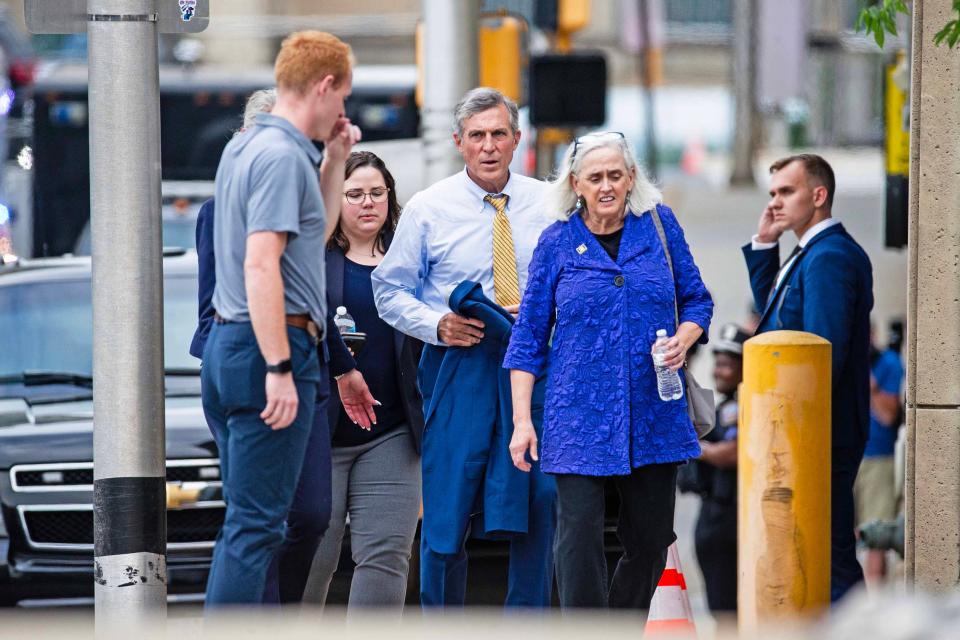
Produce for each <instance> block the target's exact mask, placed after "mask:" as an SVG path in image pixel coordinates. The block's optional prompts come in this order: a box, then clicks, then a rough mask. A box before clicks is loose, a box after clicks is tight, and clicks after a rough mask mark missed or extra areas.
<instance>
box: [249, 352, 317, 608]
mask: <svg viewBox="0 0 960 640" xmlns="http://www.w3.org/2000/svg"><path fill="white" fill-rule="evenodd" d="M324 348H325V347H324ZM321 370H322V371H323V377H324V382H321V383H320V386H319V387H318V388H317V402H316V404H315V405H314V406H315V409H314V413H313V428H312V429H311V430H310V438H309V439H308V440H307V450H306V452H305V454H304V456H303V468H302V469H301V470H300V480H299V481H298V483H297V490H296V491H295V492H294V494H293V504H292V505H291V506H290V513H288V514H287V530H286V534H285V535H284V538H283V545H282V546H281V547H280V552H279V553H278V554H277V556H276V558H274V561H273V563H272V564H271V565H270V570H269V572H268V573H267V586H266V591H265V592H264V594H263V601H264V602H268V603H281V602H284V603H286V602H300V601H301V600H303V590H304V589H305V588H306V586H307V578H308V577H309V575H310V567H311V566H312V565H313V556H314V555H316V553H317V547H319V546H320V539H321V538H322V537H323V534H324V533H326V531H327V527H328V526H329V524H330V510H331V507H332V484H331V481H332V475H331V474H332V462H331V451H330V446H331V445H330V424H329V417H328V416H327V404H328V403H329V402H330V385H329V384H327V383H326V381H325V379H326V375H327V372H328V368H327V366H326V364H325V363H323V362H321Z"/></svg>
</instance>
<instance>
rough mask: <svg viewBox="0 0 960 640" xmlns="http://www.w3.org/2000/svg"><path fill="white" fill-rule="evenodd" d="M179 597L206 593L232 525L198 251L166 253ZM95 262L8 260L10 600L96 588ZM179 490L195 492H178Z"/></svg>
mask: <svg viewBox="0 0 960 640" xmlns="http://www.w3.org/2000/svg"><path fill="white" fill-rule="evenodd" d="M163 266H164V349H165V366H166V372H167V376H166V439H167V484H168V496H174V497H178V498H182V497H183V496H191V495H196V494H197V492H195V491H192V489H199V490H200V492H199V495H200V496H201V497H200V498H199V499H197V500H192V501H191V500H188V501H186V502H183V501H181V500H179V499H175V500H174V501H173V504H171V503H170V501H169V498H168V511H167V554H168V555H167V563H168V568H169V588H170V592H171V593H178V592H180V593H197V592H200V591H202V590H203V586H204V583H205V581H206V575H207V571H208V569H209V565H210V554H211V550H212V548H213V542H214V539H215V538H216V535H217V532H218V531H219V529H220V525H221V524H222V522H223V516H224V504H223V501H222V499H221V497H222V495H221V485H220V467H219V461H218V459H217V450H216V446H215V445H214V442H213V438H212V436H211V435H210V431H209V430H208V428H207V425H206V421H205V420H204V417H203V411H202V408H201V402H200V376H199V374H200V368H199V364H200V363H199V362H198V361H197V360H196V359H194V358H192V357H191V356H190V355H189V354H188V352H187V350H188V347H189V344H190V339H191V338H192V335H193V331H194V327H195V326H196V317H197V313H196V309H197V298H196V296H197V293H196V292H197V281H196V278H197V275H196V274H197V258H196V254H195V253H194V252H192V251H191V252H183V251H180V252H176V255H167V256H165V257H164V265H163ZM90 301H91V292H90V259H89V258H71V257H63V258H49V259H40V260H33V261H22V262H19V263H16V264H13V265H5V266H0V345H2V346H0V516H2V518H0V602H2V603H5V604H13V603H15V602H18V601H22V600H30V599H45V598H66V597H85V596H92V594H93V511H92V506H91V501H92V497H93V494H92V490H93V486H92V485H93V422H92V418H93V399H92V392H91V377H90V376H91V370H92V369H91V367H92V352H93V345H92V340H93V330H92V310H91V302H90ZM173 487H177V488H181V489H186V491H171V490H170V489H171V488H173Z"/></svg>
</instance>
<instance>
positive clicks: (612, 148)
mask: <svg viewBox="0 0 960 640" xmlns="http://www.w3.org/2000/svg"><path fill="white" fill-rule="evenodd" d="M550 189H551V194H552V197H553V202H552V205H551V206H552V211H554V212H555V214H556V217H557V218H558V220H559V221H558V222H556V223H554V224H553V225H552V226H550V227H548V228H547V229H546V230H545V231H544V232H543V234H542V235H541V236H540V241H539V244H538V246H537V249H536V251H535V252H534V254H533V259H532V261H531V262H530V279H529V282H528V284H527V289H526V292H525V293H524V296H523V300H522V302H521V304H520V315H519V317H518V319H517V322H516V324H515V325H514V328H513V334H512V337H511V340H510V345H509V348H508V350H507V355H506V358H505V359H504V362H503V366H504V367H505V368H508V369H511V374H510V378H511V384H512V389H513V391H512V394H513V422H514V432H513V439H512V441H511V443H510V453H511V456H512V458H513V462H514V464H515V465H516V466H517V467H518V468H519V469H522V470H524V471H526V470H529V469H530V461H529V459H528V457H527V456H528V455H529V458H532V459H533V460H538V459H539V460H540V464H541V467H542V469H543V470H544V471H545V472H547V473H551V474H554V475H555V477H556V480H557V499H558V502H557V504H558V513H557V518H558V522H557V539H556V547H555V548H556V575H557V586H558V590H559V594H560V603H561V605H562V606H563V607H592V608H603V607H608V606H609V607H617V608H633V609H647V608H648V607H649V605H650V598H651V597H652V596H653V591H654V589H655V588H656V585H657V582H658V580H659V578H660V575H661V573H662V572H663V569H664V566H665V564H666V557H667V548H668V547H669V546H670V544H671V543H672V542H673V541H674V540H675V539H676V536H675V535H674V533H673V512H674V497H675V493H676V480H677V464H678V463H680V462H682V461H685V460H688V459H690V458H695V457H697V456H698V455H699V454H700V446H699V444H698V441H697V434H696V431H695V430H694V427H693V425H692V424H691V422H690V418H689V417H688V415H687V405H686V397H685V394H684V396H683V397H681V398H680V399H677V400H670V401H664V400H661V399H660V396H659V394H658V391H657V377H656V373H655V371H654V367H653V359H652V357H651V348H652V346H653V344H654V341H655V340H656V333H657V330H658V329H665V330H667V332H668V335H669V336H670V338H669V341H668V342H667V352H666V362H665V363H666V365H667V366H669V367H670V369H672V370H674V371H677V370H679V369H680V368H681V367H682V365H683V363H684V359H685V357H686V353H687V350H688V349H689V348H690V347H691V346H693V344H694V343H696V342H697V341H700V342H706V337H707V329H708V327H709V324H710V318H711V315H712V313H713V302H712V300H711V298H710V294H709V293H708V292H707V290H706V287H704V284H703V281H702V280H701V278H700V272H699V270H698V269H697V266H696V264H694V261H693V257H692V256H691V254H690V250H689V248H688V247H687V243H686V240H685V239H684V235H683V230H682V229H681V228H680V224H679V223H678V222H677V219H676V217H675V216H674V214H673V212H672V211H671V210H670V209H669V208H668V207H666V206H665V205H663V204H661V196H660V192H659V191H658V190H657V189H656V188H655V187H654V186H653V185H652V184H651V183H650V182H649V180H648V179H647V178H646V176H645V175H644V174H643V171H642V169H641V167H640V166H639V165H638V163H637V161H636V159H635V157H634V155H633V152H632V151H631V150H630V147H629V145H628V144H627V141H626V140H625V139H624V137H623V134H620V133H612V132H602V133H595V134H591V135H587V136H582V137H580V138H578V139H577V140H576V141H575V142H574V143H573V144H571V145H570V147H569V149H567V152H566V154H565V156H564V159H563V164H562V168H561V171H560V174H559V176H558V177H557V179H556V180H554V181H553V182H552V183H551V186H550ZM654 212H655V213H656V215H657V216H659V219H660V221H661V222H662V226H663V230H664V233H665V236H666V241H667V246H668V248H669V251H670V255H671V257H672V260H673V270H672V272H671V270H670V268H669V266H668V261H667V259H666V254H665V252H664V249H663V243H662V242H661V240H660V236H659V234H658V231H657V227H656V224H655V222H654V217H653V216H654ZM675 300H676V305H677V310H678V312H679V326H677V323H676V321H675V316H674V301H675ZM551 334H552V340H551ZM548 363H549V368H548ZM545 369H548V370H549V373H548V379H547V390H546V394H547V395H546V401H545V406H544V421H543V438H542V442H540V443H538V442H537V436H536V433H535V432H534V428H533V423H532V421H531V418H530V399H531V393H532V391H533V384H534V379H535V377H536V376H537V375H539V374H540V373H541V371H543V370H545ZM681 375H683V374H682V372H681ZM608 481H612V484H614V485H615V486H616V488H617V491H618V493H619V495H620V513H619V521H618V524H617V535H618V536H619V538H620V542H621V544H622V545H623V555H622V556H621V557H620V560H619V562H618V563H617V567H616V570H615V572H614V574H613V580H612V583H609V584H610V587H609V590H608V588H607V585H608V581H607V563H606V558H605V556H604V539H603V538H604V535H603V534H604V502H605V501H604V487H605V485H606V484H607V483H608Z"/></svg>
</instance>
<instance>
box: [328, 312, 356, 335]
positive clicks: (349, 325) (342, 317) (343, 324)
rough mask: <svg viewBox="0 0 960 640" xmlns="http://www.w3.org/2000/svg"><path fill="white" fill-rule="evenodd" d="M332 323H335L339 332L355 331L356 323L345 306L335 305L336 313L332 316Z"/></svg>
mask: <svg viewBox="0 0 960 640" xmlns="http://www.w3.org/2000/svg"><path fill="white" fill-rule="evenodd" d="M333 324H335V325H337V329H338V330H339V331H340V333H356V331H357V323H356V322H355V321H354V319H353V316H351V315H350V314H349V313H347V308H346V307H337V315H335V316H333Z"/></svg>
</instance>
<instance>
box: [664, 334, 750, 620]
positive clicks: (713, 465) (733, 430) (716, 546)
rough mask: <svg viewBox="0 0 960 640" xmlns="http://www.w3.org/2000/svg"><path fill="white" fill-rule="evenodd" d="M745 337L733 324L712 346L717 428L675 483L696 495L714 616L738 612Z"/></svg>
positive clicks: (699, 548)
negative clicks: (739, 435)
mask: <svg viewBox="0 0 960 640" xmlns="http://www.w3.org/2000/svg"><path fill="white" fill-rule="evenodd" d="M749 337H750V335H749V334H748V333H747V332H746V331H744V330H743V329H741V328H740V327H738V326H737V325H735V324H728V325H724V326H723V328H722V329H721V330H720V339H719V340H717V341H716V342H715V343H714V345H713V357H714V360H713V380H714V383H715V385H716V387H715V388H716V391H717V393H718V394H720V402H719V403H718V404H717V421H716V427H715V428H714V429H713V431H711V432H710V433H709V434H707V436H706V437H705V438H704V439H703V440H701V441H700V449H701V451H700V457H699V458H698V459H697V460H695V461H692V462H690V463H688V464H686V465H684V466H683V467H681V468H680V473H679V475H680V478H679V480H678V484H680V485H681V487H680V489H681V490H682V491H693V492H696V493H698V494H700V498H701V502H700V513H699V515H698V516H697V525H696V529H695V534H694V542H695V546H696V552H697V562H698V564H699V565H700V571H701V572H702V573H703V582H704V586H705V587H706V591H707V604H708V605H709V606H710V610H711V611H713V612H714V613H722V612H732V611H736V610H737V419H738V414H739V407H738V404H737V386H738V385H739V384H740V382H741V381H742V380H743V343H744V342H745V341H746V340H747V338H749Z"/></svg>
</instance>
